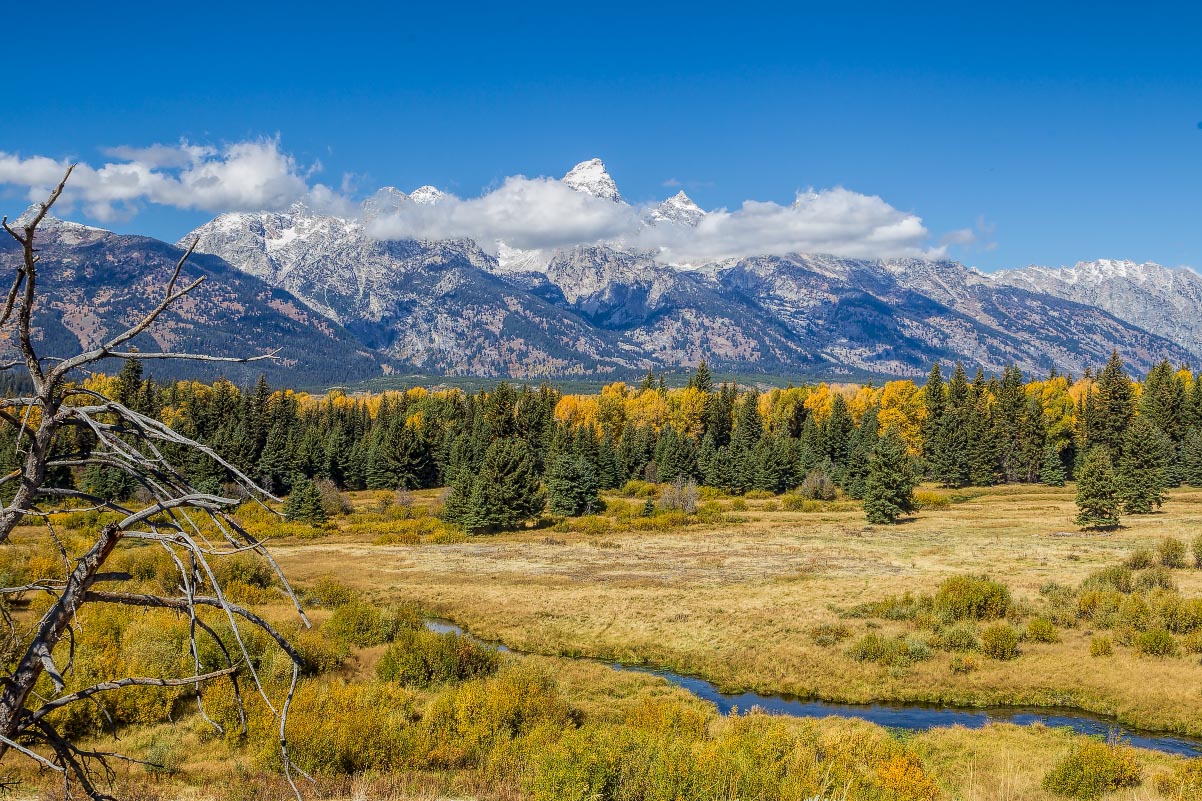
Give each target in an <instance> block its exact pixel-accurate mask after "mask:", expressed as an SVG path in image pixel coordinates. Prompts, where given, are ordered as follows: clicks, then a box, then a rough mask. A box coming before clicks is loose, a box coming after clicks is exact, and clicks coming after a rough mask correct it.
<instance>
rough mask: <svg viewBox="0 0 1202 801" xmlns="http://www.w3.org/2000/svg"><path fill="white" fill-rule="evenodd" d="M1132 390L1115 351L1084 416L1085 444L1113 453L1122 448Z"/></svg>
mask: <svg viewBox="0 0 1202 801" xmlns="http://www.w3.org/2000/svg"><path fill="white" fill-rule="evenodd" d="M1134 394H1135V390H1134V389H1133V387H1132V385H1131V377H1130V376H1129V375H1127V370H1126V368H1125V367H1123V360H1122V359H1120V358H1119V354H1118V351H1117V350H1115V351H1112V352H1111V354H1110V360H1109V361H1108V362H1106V367H1105V368H1103V369H1102V372H1101V373H1099V374H1098V382H1097V397H1096V398H1091V399H1090V403H1089V406H1088V412H1087V414H1086V437H1085V440H1086V443H1087V446H1088V447H1090V448H1093V447H1095V446H1099V445H1100V446H1102V447H1104V448H1107V449H1109V451H1110V453H1112V454H1117V453H1120V452H1121V451H1122V448H1123V434H1124V432H1126V430H1127V425H1128V424H1129V423H1130V422H1131V417H1132V416H1133V415H1134V414H1135V403H1134Z"/></svg>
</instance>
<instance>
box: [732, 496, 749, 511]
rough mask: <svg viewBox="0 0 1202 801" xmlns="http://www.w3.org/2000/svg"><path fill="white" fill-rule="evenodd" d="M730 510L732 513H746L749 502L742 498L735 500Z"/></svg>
mask: <svg viewBox="0 0 1202 801" xmlns="http://www.w3.org/2000/svg"><path fill="white" fill-rule="evenodd" d="M730 510H731V511H732V512H746V511H747V501H745V500H743V499H742V498H735V499H734V500H733V501H731V502H730Z"/></svg>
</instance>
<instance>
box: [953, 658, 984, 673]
mask: <svg viewBox="0 0 1202 801" xmlns="http://www.w3.org/2000/svg"><path fill="white" fill-rule="evenodd" d="M950 667H951V671H952V673H959V674H965V673H972V672H973V671H974V670H977V669H978V668H980V667H981V663H980V662H978V661H977V658H976V657H975V656H973V655H972V654H952V660H951V664H950Z"/></svg>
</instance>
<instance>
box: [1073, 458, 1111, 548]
mask: <svg viewBox="0 0 1202 801" xmlns="http://www.w3.org/2000/svg"><path fill="white" fill-rule="evenodd" d="M1120 507H1121V503H1120V501H1119V497H1118V488H1117V486H1116V484H1115V478H1114V465H1113V464H1112V462H1111V459H1110V451H1108V450H1106V449H1105V448H1102V447H1094V448H1090V449H1089V451H1088V452H1087V453H1086V454H1085V458H1084V459H1082V461H1081V468H1080V469H1079V470H1078V471H1077V517H1076V524H1077V525H1078V526H1080V527H1081V528H1085V529H1093V528H1116V527H1117V526H1118V525H1119V509H1120Z"/></svg>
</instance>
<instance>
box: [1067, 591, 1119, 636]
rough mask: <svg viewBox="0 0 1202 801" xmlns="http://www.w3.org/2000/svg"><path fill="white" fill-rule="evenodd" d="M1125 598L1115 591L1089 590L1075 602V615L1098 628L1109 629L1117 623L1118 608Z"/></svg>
mask: <svg viewBox="0 0 1202 801" xmlns="http://www.w3.org/2000/svg"><path fill="white" fill-rule="evenodd" d="M1126 597H1127V596H1125V595H1123V594H1122V593H1121V592H1116V591H1115V590H1089V591H1087V592H1084V593H1082V594H1081V597H1080V598H1079V599H1078V600H1077V614H1079V615H1080V616H1081V617H1083V618H1085V619H1086V620H1091V621H1093V623H1094V624H1095V625H1097V626H1098V627H1099V628H1103V629H1108V628H1111V627H1113V626H1114V625H1115V623H1116V622H1117V621H1118V611H1119V607H1120V606H1121V605H1122V603H1123V601H1124V599H1125V598H1126Z"/></svg>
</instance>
